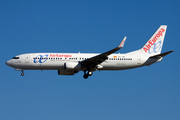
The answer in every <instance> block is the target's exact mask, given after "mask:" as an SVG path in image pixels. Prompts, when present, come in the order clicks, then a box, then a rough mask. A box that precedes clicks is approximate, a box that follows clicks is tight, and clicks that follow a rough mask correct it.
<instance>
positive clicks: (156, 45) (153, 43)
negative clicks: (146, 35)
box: [143, 28, 165, 54]
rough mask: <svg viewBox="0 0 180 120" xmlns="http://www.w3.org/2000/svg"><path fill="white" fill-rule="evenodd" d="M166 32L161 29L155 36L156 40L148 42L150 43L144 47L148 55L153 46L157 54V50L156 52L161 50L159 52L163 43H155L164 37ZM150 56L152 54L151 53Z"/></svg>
mask: <svg viewBox="0 0 180 120" xmlns="http://www.w3.org/2000/svg"><path fill="white" fill-rule="evenodd" d="M164 32H165V30H164V29H163V28H161V29H160V31H159V32H158V33H157V34H156V35H155V36H154V38H153V39H152V40H149V41H148V43H147V44H146V45H145V46H144V47H143V49H144V51H145V52H146V53H147V51H148V50H149V49H150V48H151V47H152V46H153V45H154V48H153V49H154V51H155V52H157V50H155V49H157V48H159V49H158V51H159V50H160V48H161V47H160V46H161V43H162V41H159V42H157V43H155V42H156V41H157V40H158V38H160V37H161V36H163V33H164ZM149 54H150V52H149Z"/></svg>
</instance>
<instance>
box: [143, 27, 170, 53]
mask: <svg viewBox="0 0 180 120" xmlns="http://www.w3.org/2000/svg"><path fill="white" fill-rule="evenodd" d="M166 28H167V26H166V25H161V26H160V27H159V28H158V30H157V31H156V32H155V33H154V35H153V36H152V37H151V38H150V39H149V40H148V42H147V43H146V44H145V45H144V46H143V47H142V50H143V52H144V53H146V54H149V56H153V55H157V54H160V53H161V50H162V46H163V42H164V37H165V33H166Z"/></svg>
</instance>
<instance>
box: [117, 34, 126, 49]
mask: <svg viewBox="0 0 180 120" xmlns="http://www.w3.org/2000/svg"><path fill="white" fill-rule="evenodd" d="M126 38H127V37H126V36H125V37H124V39H123V40H122V42H121V43H120V44H119V46H118V47H121V48H122V47H123V46H124V43H125V41H126Z"/></svg>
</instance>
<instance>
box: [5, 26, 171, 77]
mask: <svg viewBox="0 0 180 120" xmlns="http://www.w3.org/2000/svg"><path fill="white" fill-rule="evenodd" d="M166 28H167V25H161V26H160V27H159V28H158V29H157V31H156V32H155V33H154V34H153V35H152V37H151V38H150V39H149V40H148V41H147V43H146V44H145V45H144V46H143V47H142V48H141V49H139V50H135V51H132V52H129V53H126V54H120V53H116V54H115V52H116V51H118V50H120V49H121V48H123V46H124V43H125V40H126V37H124V39H123V40H122V42H121V43H120V44H119V45H118V46H117V47H115V48H114V49H111V50H109V51H107V52H104V53H99V54H97V53H96V54H95V53H94V54H93V53H28V54H21V55H17V56H15V57H13V58H12V59H11V60H8V61H7V62H6V65H8V66H10V67H12V68H15V70H17V71H22V73H21V75H22V76H24V70H57V71H58V74H59V75H74V74H75V73H78V72H80V71H84V75H83V77H84V79H87V78H88V77H89V76H91V75H92V74H93V72H95V71H97V70H99V71H100V70H126V69H132V68H137V67H142V66H149V65H151V64H153V63H156V62H160V61H161V60H162V59H163V57H164V56H166V55H168V54H169V53H171V52H173V50H171V51H168V52H165V53H161V50H162V46H163V42H164V37H165V33H166ZM113 53H114V54H113Z"/></svg>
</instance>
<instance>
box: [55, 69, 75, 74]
mask: <svg viewBox="0 0 180 120" xmlns="http://www.w3.org/2000/svg"><path fill="white" fill-rule="evenodd" d="M74 74H75V72H74V71H72V70H58V75H74Z"/></svg>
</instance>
